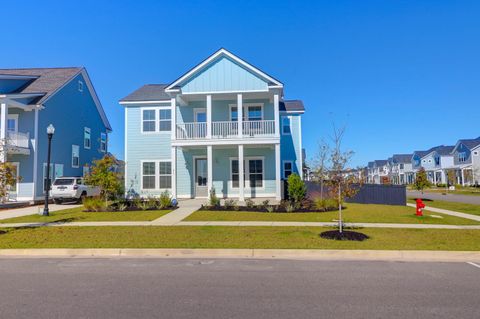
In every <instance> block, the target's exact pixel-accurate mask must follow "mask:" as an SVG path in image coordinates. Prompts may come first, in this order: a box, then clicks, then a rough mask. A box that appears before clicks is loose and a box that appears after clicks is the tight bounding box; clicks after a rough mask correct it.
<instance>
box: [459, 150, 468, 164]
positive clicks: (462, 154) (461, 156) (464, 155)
mask: <svg viewBox="0 0 480 319" xmlns="http://www.w3.org/2000/svg"><path fill="white" fill-rule="evenodd" d="M458 161H459V162H460V163H463V162H465V161H467V152H459V153H458Z"/></svg>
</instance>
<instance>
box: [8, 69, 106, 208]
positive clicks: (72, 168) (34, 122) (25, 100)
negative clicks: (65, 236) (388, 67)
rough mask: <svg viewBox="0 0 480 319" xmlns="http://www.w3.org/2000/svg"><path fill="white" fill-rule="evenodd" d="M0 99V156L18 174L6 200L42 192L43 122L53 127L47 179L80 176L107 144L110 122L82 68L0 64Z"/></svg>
mask: <svg viewBox="0 0 480 319" xmlns="http://www.w3.org/2000/svg"><path fill="white" fill-rule="evenodd" d="M0 105H1V109H0V111H1V113H0V140H1V141H2V145H4V146H5V147H3V149H2V150H1V151H0V160H1V161H8V162H10V163H12V164H13V165H14V166H15V167H16V170H17V175H18V176H19V177H21V180H19V182H18V183H17V184H16V185H15V186H14V187H12V189H11V190H10V193H9V197H10V199H11V200H18V201H33V200H38V199H42V198H43V196H44V194H45V189H46V180H47V173H46V171H47V169H46V168H47V144H48V140H47V134H46V128H47V126H48V125H49V124H53V125H54V127H55V134H54V136H53V139H52V153H51V154H52V156H51V167H50V177H51V178H52V179H53V178H55V177H59V176H82V175H83V174H84V171H85V168H84V166H85V165H86V164H90V163H91V161H92V160H93V159H98V158H101V157H102V156H103V155H104V154H105V152H107V150H108V146H107V145H108V133H109V132H110V131H111V127H110V124H109V122H108V119H107V117H106V115H105V112H104V110H103V108H102V105H101V103H100V100H99V99H98V96H97V94H96V92H95V89H94V88H93V85H92V83H91V81H90V78H89V76H88V74H87V71H86V70H85V69H84V68H81V67H78V68H37V69H0Z"/></svg>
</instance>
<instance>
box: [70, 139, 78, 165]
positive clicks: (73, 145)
mask: <svg viewBox="0 0 480 319" xmlns="http://www.w3.org/2000/svg"><path fill="white" fill-rule="evenodd" d="M75 146H76V147H77V151H78V164H77V165H74V164H73V148H74V147H75ZM70 163H71V164H72V168H79V167H80V146H79V145H76V144H72V158H71V161H70Z"/></svg>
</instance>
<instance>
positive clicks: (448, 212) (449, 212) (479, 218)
mask: <svg viewBox="0 0 480 319" xmlns="http://www.w3.org/2000/svg"><path fill="white" fill-rule="evenodd" d="M407 206H410V207H416V206H415V204H410V203H407ZM425 210H428V211H431V212H435V213H441V214H445V215H450V216H456V217H461V218H466V219H471V220H475V221H477V222H478V221H480V216H477V215H472V214H465V213H460V212H456V211H453V210H447V209H442V208H435V207H429V206H425Z"/></svg>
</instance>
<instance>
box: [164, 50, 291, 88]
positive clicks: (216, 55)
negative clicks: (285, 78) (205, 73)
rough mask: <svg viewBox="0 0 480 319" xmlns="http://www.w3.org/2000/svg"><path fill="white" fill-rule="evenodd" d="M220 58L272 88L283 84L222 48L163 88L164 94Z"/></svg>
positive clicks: (281, 86)
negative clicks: (241, 68)
mask: <svg viewBox="0 0 480 319" xmlns="http://www.w3.org/2000/svg"><path fill="white" fill-rule="evenodd" d="M222 57H228V58H230V59H232V60H233V61H235V62H236V63H238V64H239V65H241V66H242V67H244V68H245V69H247V70H249V71H250V72H252V73H254V74H255V75H256V76H258V77H260V78H262V79H263V80H265V81H266V82H267V83H268V85H269V86H273V87H280V88H283V84H282V82H280V81H279V80H277V79H275V78H274V77H272V76H270V75H268V74H267V73H265V72H263V71H261V70H260V69H258V68H257V67H255V66H253V65H252V64H250V63H248V62H246V61H244V60H242V59H241V58H239V57H238V56H236V55H234V54H233V53H231V52H229V51H228V50H226V49H224V48H220V49H219V50H218V51H216V52H215V53H213V54H212V55H210V56H209V57H208V58H206V59H205V60H203V61H202V62H200V63H199V64H197V65H196V66H195V67H193V68H192V69H190V70H189V71H188V72H187V73H185V74H184V75H182V76H181V77H179V78H178V79H176V80H175V81H173V82H172V83H170V84H169V85H168V86H167V87H166V88H165V91H166V92H169V91H175V90H178V88H179V86H180V85H181V83H183V82H185V81H187V80H189V79H190V78H192V77H193V76H194V75H195V74H197V73H198V72H200V71H201V70H203V69H204V68H206V67H207V66H208V65H210V63H212V62H213V61H215V60H217V59H220V58H222Z"/></svg>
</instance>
